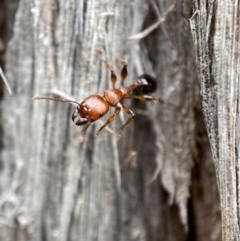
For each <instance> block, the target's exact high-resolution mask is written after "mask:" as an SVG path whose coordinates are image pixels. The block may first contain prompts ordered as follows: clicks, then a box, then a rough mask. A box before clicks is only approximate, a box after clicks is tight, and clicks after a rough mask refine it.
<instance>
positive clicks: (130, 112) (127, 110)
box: [118, 104, 135, 136]
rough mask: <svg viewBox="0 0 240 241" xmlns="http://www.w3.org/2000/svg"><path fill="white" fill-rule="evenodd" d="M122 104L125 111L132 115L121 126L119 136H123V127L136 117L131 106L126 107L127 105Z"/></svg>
mask: <svg viewBox="0 0 240 241" xmlns="http://www.w3.org/2000/svg"><path fill="white" fill-rule="evenodd" d="M122 106H123V108H124V110H125V112H126V113H127V114H129V115H131V117H129V118H128V120H127V121H126V123H125V124H124V125H123V126H122V127H121V128H120V130H119V132H118V136H121V133H122V130H123V128H124V127H125V126H126V125H128V124H129V123H131V122H132V121H133V120H134V118H135V114H134V112H133V111H132V110H131V109H130V108H129V107H126V106H124V105H123V104H122Z"/></svg>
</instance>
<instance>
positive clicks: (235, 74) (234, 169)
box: [191, 1, 240, 241]
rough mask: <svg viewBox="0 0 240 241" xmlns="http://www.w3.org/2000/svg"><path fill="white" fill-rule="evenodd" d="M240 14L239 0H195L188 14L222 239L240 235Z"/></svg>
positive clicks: (235, 238) (230, 238)
mask: <svg viewBox="0 0 240 241" xmlns="http://www.w3.org/2000/svg"><path fill="white" fill-rule="evenodd" d="M238 15H239V2H238V1H199V2H198V1H194V14H193V16H192V19H191V25H192V34H193V39H194V45H195V50H196V56H197V65H198V72H199V76H200V82H201V94H202V100H203V112H204V115H205V121H206V126H207V131H208V136H209V139H210V143H211V149H212V153H213V158H214V163H215V167H216V174H217V181H218V187H219V193H220V201H221V212H222V226H223V228H222V231H223V235H222V239H223V240H224V241H225V240H240V230H239V218H240V216H239V203H240V202H239V200H240V199H239V198H240V197H239V185H240V182H239V151H240V150H239V51H240V48H239V16H238Z"/></svg>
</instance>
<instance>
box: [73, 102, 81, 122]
mask: <svg viewBox="0 0 240 241" xmlns="http://www.w3.org/2000/svg"><path fill="white" fill-rule="evenodd" d="M80 111H81V107H80V105H78V106H77V108H76V109H75V110H74V111H73V114H72V121H73V122H75V119H76V118H77V117H78V116H79V115H80Z"/></svg>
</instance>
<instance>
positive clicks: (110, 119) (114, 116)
mask: <svg viewBox="0 0 240 241" xmlns="http://www.w3.org/2000/svg"><path fill="white" fill-rule="evenodd" d="M120 111H121V107H120V106H118V105H117V106H116V110H115V113H114V114H113V115H111V116H110V117H109V118H108V119H107V121H106V123H105V124H104V125H103V126H101V127H100V128H99V130H98V131H97V133H96V134H95V138H97V137H98V135H99V133H100V131H101V130H102V129H103V128H105V127H106V126H107V125H108V124H110V123H111V122H112V121H114V120H115V119H116V117H117V116H118V114H119V112H120Z"/></svg>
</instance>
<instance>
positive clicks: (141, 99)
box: [130, 95, 178, 108]
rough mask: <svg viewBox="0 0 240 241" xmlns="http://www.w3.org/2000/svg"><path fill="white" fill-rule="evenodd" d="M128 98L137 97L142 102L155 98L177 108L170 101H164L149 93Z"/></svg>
mask: <svg viewBox="0 0 240 241" xmlns="http://www.w3.org/2000/svg"><path fill="white" fill-rule="evenodd" d="M130 98H134V99H138V100H140V101H143V102H146V101H152V100H157V101H158V102H159V103H160V104H164V105H170V106H172V107H174V108H178V106H177V105H174V104H172V103H170V102H165V101H163V100H162V99H161V98H156V97H153V96H151V95H139V96H131V97H130Z"/></svg>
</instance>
